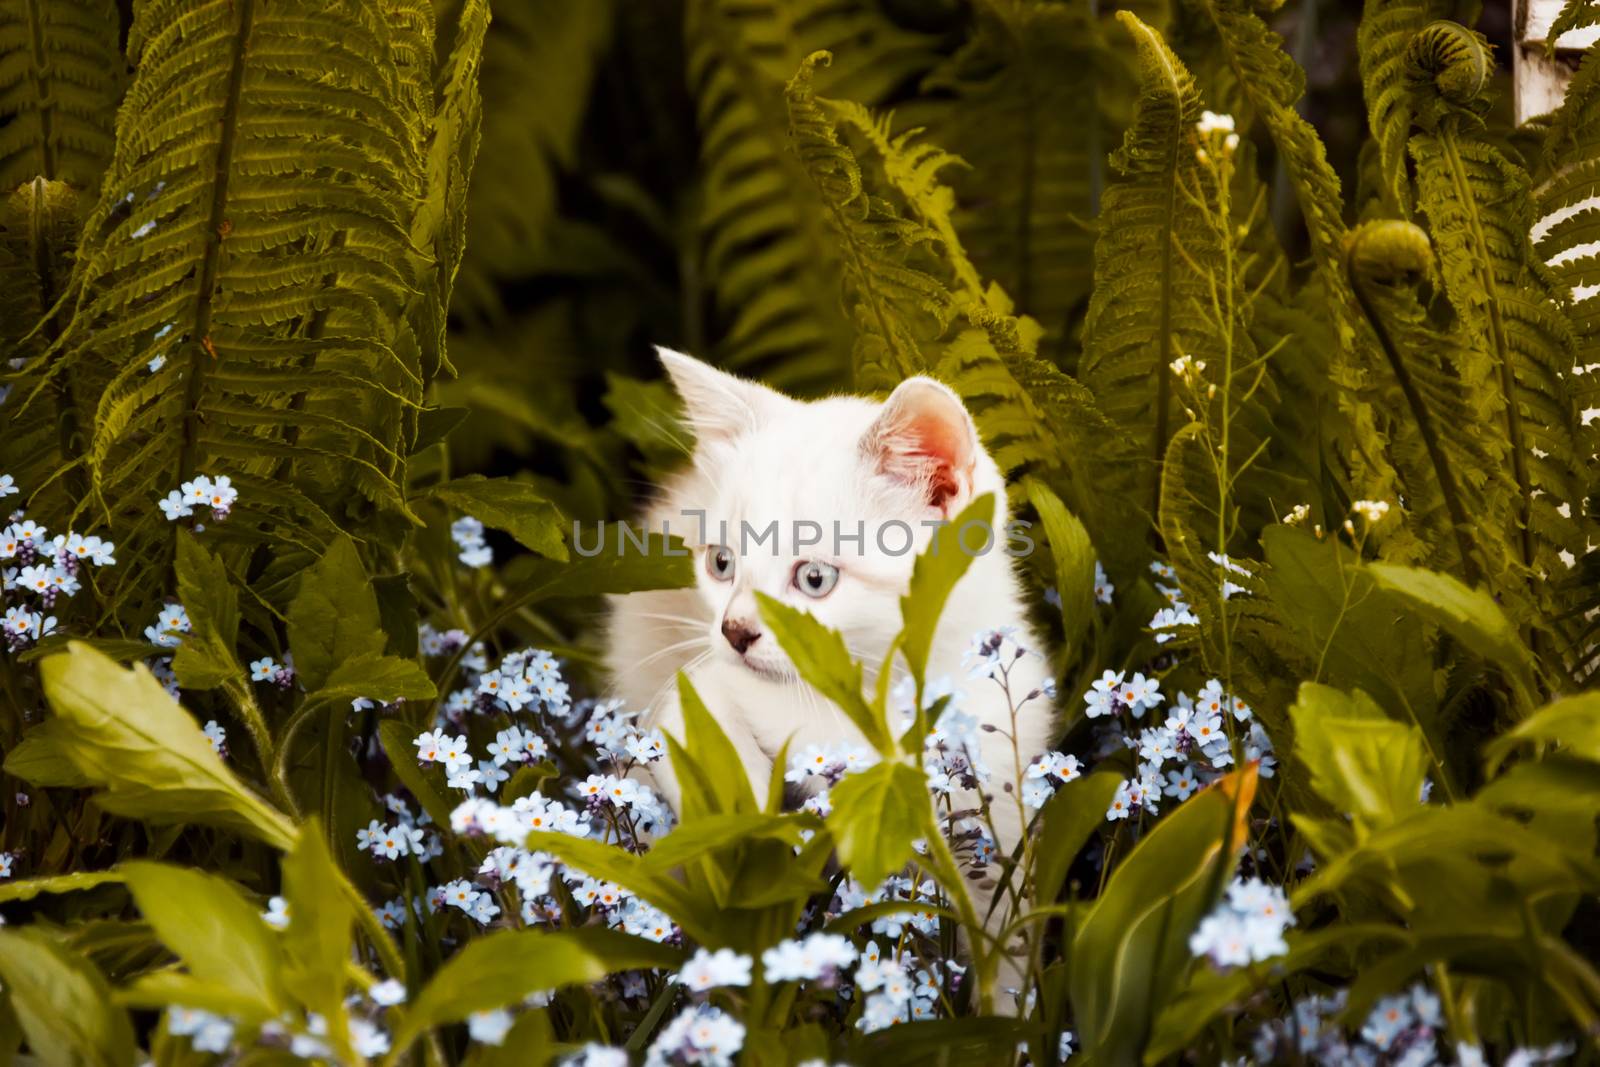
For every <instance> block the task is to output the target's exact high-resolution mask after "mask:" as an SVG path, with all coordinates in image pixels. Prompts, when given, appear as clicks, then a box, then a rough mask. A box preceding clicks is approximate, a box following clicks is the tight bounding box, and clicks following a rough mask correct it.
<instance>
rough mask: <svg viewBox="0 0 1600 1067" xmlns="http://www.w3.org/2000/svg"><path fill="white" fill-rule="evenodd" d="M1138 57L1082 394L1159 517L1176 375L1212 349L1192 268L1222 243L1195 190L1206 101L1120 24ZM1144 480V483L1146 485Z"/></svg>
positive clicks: (1125, 18) (1103, 236)
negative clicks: (1104, 421)
mask: <svg viewBox="0 0 1600 1067" xmlns="http://www.w3.org/2000/svg"><path fill="white" fill-rule="evenodd" d="M1118 17H1119V19H1120V20H1121V21H1122V24H1123V26H1124V27H1126V28H1127V30H1128V32H1129V33H1130V34H1131V35H1132V37H1133V39H1134V41H1135V43H1136V45H1137V47H1138V55H1139V71H1140V85H1141V88H1140V93H1139V98H1138V103H1137V107H1136V111H1135V114H1134V121H1133V123H1132V125H1130V126H1129V127H1128V130H1127V133H1126V134H1125V135H1124V139H1123V143H1122V147H1121V148H1120V149H1119V150H1118V151H1117V152H1116V154H1115V155H1114V156H1113V157H1112V160H1111V165H1112V170H1113V172H1114V174H1115V177H1114V178H1113V180H1112V181H1111V182H1110V183H1109V184H1108V185H1107V188H1106V192H1105V197H1104V200H1103V203H1102V219H1101V227H1100V237H1099V240H1098V242H1097V243H1096V246H1095V275H1096V276H1095V288H1094V294H1093V296H1092V297H1091V299H1090V303H1089V314H1088V318H1087V320H1086V321H1085V323H1084V353H1083V360H1082V364H1081V369H1082V375H1083V379H1084V382H1085V384H1087V385H1088V386H1089V388H1090V389H1092V390H1093V391H1094V394H1095V396H1096V397H1097V398H1098V399H1099V402H1100V404H1101V405H1102V407H1103V408H1104V409H1105V411H1106V414H1107V415H1108V417H1110V418H1111V420H1112V421H1113V422H1114V423H1115V424H1116V425H1117V427H1118V429H1119V430H1120V431H1121V436H1122V437H1123V439H1124V440H1127V441H1129V444H1130V447H1128V448H1127V449H1126V450H1125V454H1124V455H1123V457H1122V465H1123V466H1124V467H1125V468H1127V469H1128V473H1130V474H1131V475H1132V477H1131V478H1130V479H1128V482H1129V485H1130V486H1131V487H1132V488H1131V489H1130V491H1131V492H1132V493H1133V494H1134V496H1135V498H1136V499H1141V500H1148V501H1149V502H1150V505H1149V506H1150V513H1151V514H1152V515H1153V514H1154V513H1155V500H1156V494H1157V493H1158V491H1159V489H1158V484H1159V475H1158V474H1157V473H1156V471H1157V469H1158V467H1159V463H1160V459H1161V456H1162V455H1163V454H1164V453H1165V452H1166V448H1167V441H1168V439H1169V438H1170V437H1171V432H1172V430H1171V426H1172V418H1173V412H1172V408H1173V405H1174V400H1173V398H1172V395H1171V394H1172V382H1171V373H1172V372H1171V370H1170V365H1171V363H1172V361H1173V360H1174V359H1176V358H1177V357H1178V356H1180V355H1183V354H1186V353H1190V352H1195V351H1198V350H1201V349H1204V348H1208V347H1209V345H1208V344H1207V341H1206V338H1207V336H1208V335H1209V334H1210V333H1211V331H1212V324H1211V323H1210V322H1209V320H1207V319H1206V318H1205V316H1203V315H1202V314H1201V313H1200V306H1201V303H1202V302H1203V301H1205V300H1206V299H1207V298H1208V295H1209V294H1208V292H1207V290H1206V285H1207V282H1206V278H1205V277H1204V276H1203V275H1201V274H1199V273H1198V272H1197V271H1196V270H1194V269H1193V267H1192V266H1191V261H1197V262H1205V261H1207V260H1209V259H1211V258H1213V253H1214V251H1215V249H1214V248H1213V247H1212V246H1213V245H1214V244H1215V239H1214V236H1213V235H1212V234H1211V233H1210V232H1209V230H1208V228H1207V227H1206V225H1205V224H1204V222H1203V221H1202V219H1201V217H1200V215H1199V210H1198V208H1197V207H1196V205H1195V204H1194V203H1193V201H1192V200H1191V199H1190V197H1189V196H1186V195H1185V190H1186V189H1194V188H1198V184H1199V175H1198V170H1199V165H1198V163H1197V162H1196V157H1195V152H1196V150H1197V148H1198V144H1197V142H1196V140H1195V136H1194V131H1195V123H1196V122H1197V121H1198V120H1199V118H1200V110H1201V109H1200V91H1199V89H1198V88H1196V86H1195V83H1194V79H1193V77H1191V76H1190V74H1189V71H1188V69H1187V68H1186V67H1185V66H1184V65H1183V63H1182V61H1181V60H1179V59H1178V57H1177V56H1176V55H1174V54H1173V52H1172V50H1171V49H1170V48H1168V47H1167V44H1166V42H1165V41H1164V40H1162V38H1161V35H1160V34H1158V33H1157V32H1156V31H1155V30H1153V29H1151V28H1150V27H1149V26H1146V25H1145V24H1144V23H1142V22H1140V21H1139V20H1138V18H1137V17H1135V16H1133V15H1131V14H1128V13H1126V12H1119V13H1118ZM1141 468H1142V471H1143V473H1142V474H1141V473H1139V471H1140V469H1141Z"/></svg>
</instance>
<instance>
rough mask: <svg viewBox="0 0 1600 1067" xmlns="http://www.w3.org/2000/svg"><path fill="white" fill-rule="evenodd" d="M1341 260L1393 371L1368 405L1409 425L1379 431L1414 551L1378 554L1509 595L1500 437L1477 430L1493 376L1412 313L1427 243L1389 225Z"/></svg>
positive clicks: (1353, 239) (1486, 419)
mask: <svg viewBox="0 0 1600 1067" xmlns="http://www.w3.org/2000/svg"><path fill="white" fill-rule="evenodd" d="M1348 257H1349V258H1348V263H1349V272H1350V282H1351V287H1352V288H1353V289H1354V290H1355V293H1356V295H1357V298H1358V299H1360V301H1361V303H1362V307H1363V309H1364V310H1365V311H1366V313H1367V317H1368V318H1369V320H1370V321H1371V322H1372V324H1373V326H1374V328H1375V329H1376V331H1377V334H1378V338H1379V342H1380V344H1381V345H1382V347H1383V350H1384V354H1385V356H1386V357H1387V358H1388V360H1389V364H1390V368H1391V371H1392V375H1391V377H1390V378H1389V379H1388V381H1386V382H1384V383H1383V384H1381V385H1377V386H1376V391H1375V393H1374V395H1372V396H1370V397H1368V399H1369V401H1370V402H1371V404H1372V406H1373V407H1374V408H1375V409H1376V410H1378V411H1386V412H1401V411H1403V412H1405V413H1406V414H1407V415H1408V416H1409V417H1402V418H1393V419H1390V420H1388V423H1387V425H1386V431H1387V434H1388V437H1389V452H1390V456H1391V457H1392V458H1393V460H1394V464H1395V468H1396V470H1397V472H1398V473H1399V476H1400V480H1401V485H1402V487H1403V492H1404V499H1405V504H1406V512H1407V515H1408V516H1409V519H1410V522H1409V524H1408V529H1407V532H1408V533H1409V534H1410V536H1411V541H1412V543H1413V544H1414V545H1415V547H1414V548H1413V547H1411V546H1409V545H1407V544H1404V543H1402V544H1399V545H1392V544H1389V543H1387V542H1386V543H1385V544H1384V546H1383V549H1384V556H1385V557H1386V558H1388V559H1393V560H1398V561H1402V562H1409V563H1419V564H1423V565H1426V566H1428V567H1431V568H1434V569H1438V570H1446V571H1450V572H1453V573H1460V574H1461V575H1462V577H1463V578H1465V579H1466V580H1467V581H1468V582H1469V583H1470V584H1474V585H1476V584H1478V583H1479V582H1480V581H1482V580H1483V579H1484V578H1485V577H1488V579H1489V581H1490V585H1491V588H1493V589H1495V590H1496V591H1497V592H1500V593H1502V594H1503V595H1505V596H1511V597H1520V596H1521V593H1522V585H1521V583H1522V582H1523V581H1524V579H1525V576H1524V575H1523V574H1522V573H1521V571H1520V569H1519V568H1515V567H1514V566H1513V563H1514V561H1515V559H1516V557H1517V551H1516V548H1515V545H1514V543H1513V542H1514V538H1515V535H1514V533H1513V529H1514V526H1515V518H1514V514H1515V510H1516V509H1515V501H1516V486H1515V485H1514V484H1513V483H1512V481H1511V480H1510V479H1509V478H1508V477H1507V476H1506V465H1507V457H1506V454H1505V448H1504V441H1503V439H1502V438H1500V437H1498V436H1497V435H1493V434H1484V433H1483V432H1482V429H1481V428H1482V426H1484V425H1485V424H1489V425H1493V424H1494V422H1495V421H1497V420H1496V416H1497V411H1498V405H1499V394H1498V390H1497V388H1496V384H1495V374H1494V368H1493V366H1492V364H1491V363H1490V362H1489V361H1488V360H1487V359H1485V358H1483V354H1482V352H1481V351H1480V350H1478V349H1477V348H1475V346H1474V345H1473V343H1472V342H1471V340H1470V339H1469V338H1468V337H1467V336H1466V335H1465V334H1464V332H1463V327H1462V326H1461V324H1460V323H1455V324H1452V325H1451V326H1450V327H1448V328H1446V327H1441V326H1439V325H1437V324H1435V323H1434V322H1432V321H1430V319H1429V317H1428V315H1427V312H1426V309H1424V308H1423V307H1422V305H1421V304H1420V303H1419V301H1418V298H1417V292H1416V287H1417V285H1418V284H1419V283H1421V282H1424V281H1427V280H1429V279H1430V278H1432V277H1433V275H1434V258H1433V248H1432V245H1431V243H1430V242H1429V240H1428V237H1427V234H1425V233H1424V232H1423V231H1422V230H1421V229H1420V228H1419V227H1417V226H1415V225H1413V224H1411V223H1408V222H1400V221H1397V220H1382V221H1374V222H1368V223H1364V224H1363V225H1361V226H1359V227H1357V228H1356V229H1355V230H1353V231H1352V232H1351V234H1350V241H1349V251H1348ZM1452 548H1453V549H1454V551H1451V549H1452Z"/></svg>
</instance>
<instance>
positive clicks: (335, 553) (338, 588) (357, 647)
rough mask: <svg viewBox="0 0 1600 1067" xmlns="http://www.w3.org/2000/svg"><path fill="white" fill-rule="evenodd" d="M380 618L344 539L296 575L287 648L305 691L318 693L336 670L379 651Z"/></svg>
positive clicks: (361, 569) (357, 560)
mask: <svg viewBox="0 0 1600 1067" xmlns="http://www.w3.org/2000/svg"><path fill="white" fill-rule="evenodd" d="M384 643H385V637H384V632H383V619H382V617H381V616H380V614H379V612H378V598H377V596H376V595H375V594H374V593H373V591H372V583H371V580H370V579H369V578H368V576H367V570H366V568H365V567H364V566H362V563H361V556H360V554H358V553H357V552H356V546H355V543H354V542H352V541H351V540H350V539H349V538H348V537H338V538H336V539H334V541H333V542H332V543H331V544H330V545H328V550H327V551H326V552H324V553H323V554H322V558H321V559H319V560H317V562H315V563H313V564H312V565H311V566H309V567H307V568H306V569H305V570H304V571H302V572H301V575H300V588H299V590H298V591H297V592H296V593H295V596H294V600H293V601H291V602H290V604H289V647H290V649H291V650H292V651H293V652H294V669H295V673H296V674H297V675H298V676H299V678H300V683H301V684H302V685H303V686H305V688H306V691H307V692H316V691H317V690H318V689H321V688H322V687H323V686H324V685H325V684H326V683H327V681H328V677H329V675H331V674H332V673H333V670H334V668H335V667H338V666H339V665H340V664H342V663H344V662H345V661H346V660H352V659H356V658H357V657H360V656H377V655H381V654H382V652H383V646H384Z"/></svg>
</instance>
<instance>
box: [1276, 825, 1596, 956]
mask: <svg viewBox="0 0 1600 1067" xmlns="http://www.w3.org/2000/svg"><path fill="white" fill-rule="evenodd" d="M1296 825H1299V819H1298V818H1297V819H1296ZM1586 838H1587V839H1586ZM1592 846H1593V837H1592V836H1589V835H1582V836H1578V837H1575V838H1574V839H1572V840H1571V841H1568V842H1565V843H1552V841H1551V839H1550V838H1549V837H1548V836H1546V835H1545V834H1543V833H1536V832H1533V831H1531V830H1530V829H1529V828H1528V827H1527V826H1526V825H1524V824H1523V823H1521V822H1518V821H1514V820H1512V819H1508V818H1506V817H1504V816H1502V815H1500V814H1498V813H1497V812H1495V811H1494V810H1492V808H1491V807H1490V806H1489V805H1485V804H1479V803H1477V802H1476V801H1473V802H1470V803H1461V804H1455V805H1450V806H1444V805H1439V804H1426V805H1420V806H1418V807H1417V808H1416V809H1415V810H1414V811H1412V812H1411V814H1410V815H1408V816H1407V817H1406V818H1404V819H1402V820H1400V821H1398V822H1395V823H1393V824H1391V825H1387V826H1380V827H1378V828H1377V829H1375V830H1373V831H1372V832H1371V833H1370V834H1368V835H1366V836H1365V837H1364V838H1361V839H1359V840H1355V841H1353V842H1351V846H1350V847H1349V848H1348V849H1347V850H1345V851H1342V852H1338V853H1334V854H1331V855H1330V854H1324V855H1320V856H1319V857H1318V865H1317V869H1316V870H1315V871H1314V872H1312V874H1311V875H1310V876H1309V877H1307V878H1306V879H1304V880H1303V881H1301V882H1300V883H1299V884H1297V885H1296V886H1295V888H1294V891H1293V893H1291V894H1290V903H1291V904H1292V905H1293V906H1294V907H1295V908H1296V909H1299V908H1300V907H1302V906H1303V905H1304V904H1306V903H1308V902H1310V901H1312V900H1314V899H1316V898H1317V897H1320V896H1324V895H1327V894H1335V893H1340V892H1344V891H1355V890H1359V891H1361V892H1365V893H1368V894H1371V895H1373V897H1374V898H1375V899H1378V900H1383V901H1393V902H1395V904H1394V906H1395V907H1397V908H1398V909H1399V911H1398V917H1401V918H1403V919H1404V921H1405V922H1406V925H1407V926H1408V927H1409V928H1411V929H1413V930H1429V931H1431V932H1433V933H1435V934H1444V935H1448V934H1450V933H1452V932H1459V931H1460V930H1461V929H1463V928H1464V927H1471V926H1474V925H1475V926H1478V927H1479V928H1480V929H1483V930H1488V929H1497V930H1500V931H1501V932H1503V933H1506V934H1508V935H1509V934H1510V933H1512V932H1515V931H1518V930H1521V929H1523V928H1524V925H1525V924H1524V916H1525V915H1526V914H1527V911H1526V910H1525V909H1524V908H1523V907H1522V906H1521V905H1522V904H1527V905H1530V906H1531V907H1532V908H1533V909H1534V910H1535V911H1537V909H1538V906H1539V902H1540V901H1543V900H1546V899H1554V898H1561V897H1564V896H1566V895H1568V894H1573V893H1582V892H1593V891H1594V888H1595V887H1596V886H1597V885H1600V863H1597V862H1596V861H1595V858H1594V854H1593V847H1592ZM1519 901H1520V903H1519Z"/></svg>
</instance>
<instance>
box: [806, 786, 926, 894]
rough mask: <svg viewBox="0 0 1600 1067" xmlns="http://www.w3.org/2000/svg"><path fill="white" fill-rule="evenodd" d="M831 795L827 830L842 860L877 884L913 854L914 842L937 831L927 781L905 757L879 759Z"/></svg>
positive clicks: (863, 881) (864, 882)
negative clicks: (882, 760)
mask: <svg viewBox="0 0 1600 1067" xmlns="http://www.w3.org/2000/svg"><path fill="white" fill-rule="evenodd" d="M829 796H830V798H831V800H832V802H833V811H832V812H831V813H830V814H829V815H828V819H827V822H828V830H829V832H831V833H832V834H833V839H834V842H835V843H836V845H837V846H838V849H839V862H840V863H842V864H843V865H844V866H845V867H846V868H847V869H849V871H850V872H851V873H852V874H854V875H855V877H856V880H857V881H858V882H860V883H861V884H862V885H863V886H867V887H876V886H878V885H879V884H881V883H882V882H883V880H884V879H885V878H887V877H889V875H891V874H893V873H895V872H896V871H898V870H899V869H900V868H901V867H904V866H905V865H906V863H907V862H908V861H909V860H910V859H911V855H912V849H911V842H912V841H914V840H917V839H918V838H925V837H927V836H928V835H929V834H930V833H933V832H934V829H933V818H932V814H933V812H932V808H931V807H930V805H929V801H928V783H927V781H926V779H925V778H924V777H923V775H922V773H921V772H920V771H919V770H918V769H917V768H915V767H912V766H910V765H908V764H905V763H898V762H884V763H877V764H874V765H873V766H871V767H868V768H867V769H866V770H864V771H861V772H859V773H857V774H852V775H848V776H846V777H845V779H844V781H842V782H840V783H839V784H838V785H836V786H834V787H833V789H832V790H831V792H830V793H829Z"/></svg>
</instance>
